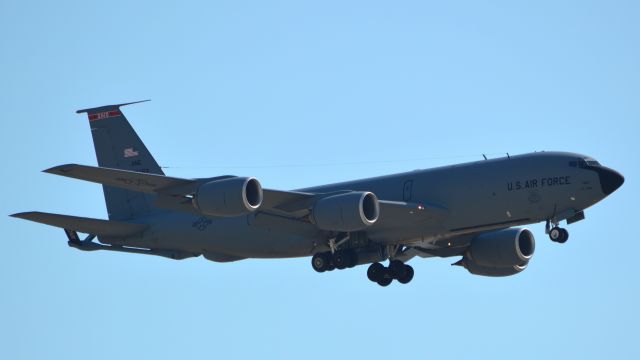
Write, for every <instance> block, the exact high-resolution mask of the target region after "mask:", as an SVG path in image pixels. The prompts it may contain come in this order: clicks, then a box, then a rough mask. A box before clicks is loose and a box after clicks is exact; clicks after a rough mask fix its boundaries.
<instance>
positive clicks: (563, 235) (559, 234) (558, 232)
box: [549, 226, 569, 244]
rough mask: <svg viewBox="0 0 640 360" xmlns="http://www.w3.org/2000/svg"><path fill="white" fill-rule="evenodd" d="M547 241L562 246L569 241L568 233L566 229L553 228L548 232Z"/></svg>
mask: <svg viewBox="0 0 640 360" xmlns="http://www.w3.org/2000/svg"><path fill="white" fill-rule="evenodd" d="M549 239H551V241H554V242H557V243H560V244H564V243H566V242H567V240H569V232H568V231H567V229H564V228H561V227H558V226H554V227H553V228H552V229H551V230H549Z"/></svg>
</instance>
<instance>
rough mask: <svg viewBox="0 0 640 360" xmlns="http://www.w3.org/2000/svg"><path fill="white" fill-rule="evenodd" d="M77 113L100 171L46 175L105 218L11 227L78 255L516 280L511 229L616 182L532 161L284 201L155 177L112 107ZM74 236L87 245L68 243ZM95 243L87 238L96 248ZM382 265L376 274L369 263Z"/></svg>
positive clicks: (437, 171) (299, 194)
mask: <svg viewBox="0 0 640 360" xmlns="http://www.w3.org/2000/svg"><path fill="white" fill-rule="evenodd" d="M129 104H134V103H125V104H117V105H108V106H102V107H96V108H90V109H83V110H78V111H77V113H86V114H87V115H88V118H89V125H90V127H91V134H92V136H93V142H94V146H95V151H96V156H97V160H98V165H99V166H98V167H95V166H86V165H76V164H68V165H60V166H56V167H52V168H50V169H47V170H44V172H47V173H51V174H56V175H62V176H67V177H71V178H75V179H80V180H85V181H91V182H95V183H99V184H102V186H103V191H104V197H105V201H106V205H107V211H108V214H109V220H100V219H92V218H86V217H77V216H68V215H59V214H51V213H43V212H23V213H18V214H13V215H11V216H14V217H17V218H22V219H26V220H31V221H35V222H39V223H43V224H47V225H51V226H56V227H59V228H62V229H64V231H65V233H66V235H67V238H68V245H69V246H71V247H74V248H76V249H78V250H83V251H96V250H103V251H119V252H127V253H137V254H148V255H158V256H163V257H167V258H171V259H186V258H191V257H198V256H200V255H202V256H204V258H205V259H208V260H211V261H215V262H230V261H237V260H243V259H249V258H292V257H312V258H311V265H312V267H313V269H314V270H315V271H317V272H325V271H332V270H334V269H340V270H342V269H346V268H352V267H354V266H356V265H363V264H369V267H368V270H367V277H368V278H369V280H371V281H373V282H376V283H378V284H379V285H381V286H387V285H389V284H390V283H391V282H392V281H393V280H397V281H398V282H400V283H402V284H406V283H408V282H410V281H411V280H412V278H413V276H414V271H413V268H412V267H411V266H409V265H407V264H406V263H407V261H409V260H410V259H412V258H414V257H416V256H417V257H422V258H429V257H454V256H457V257H460V259H459V260H458V261H456V262H455V263H453V264H452V265H459V266H462V267H464V268H465V269H466V270H467V271H469V272H470V273H472V274H476V275H484V276H509V275H514V274H517V273H520V272H521V271H523V270H524V269H525V268H526V267H527V264H528V263H529V260H530V259H531V257H532V256H533V254H534V250H535V239H534V236H533V234H532V232H531V231H529V230H528V229H526V228H518V227H514V226H522V225H527V224H534V223H538V222H546V228H545V229H546V233H547V234H548V236H549V237H550V238H551V240H553V241H555V242H558V243H564V242H566V241H567V239H568V237H569V233H568V232H567V230H566V229H564V228H561V227H560V226H559V225H560V222H561V221H566V223H567V224H571V223H574V222H576V221H580V220H583V219H584V218H585V215H584V210H585V209H586V208H588V207H589V206H591V205H593V204H595V203H597V202H599V201H600V200H602V199H604V198H605V197H607V196H608V195H610V194H611V193H612V192H614V191H615V190H616V189H618V188H619V187H620V186H621V185H622V183H623V182H624V178H623V176H622V175H621V174H620V173H618V172H617V171H615V170H613V169H610V168H607V167H605V166H602V165H601V164H600V163H598V161H596V160H595V159H593V158H591V157H589V156H585V155H580V154H574V153H566V152H535V153H530V154H524V155H518V156H509V155H507V156H506V157H504V158H497V159H490V160H487V159H486V158H485V160H480V161H476V162H470V163H465V164H459V165H452V166H444V167H438V168H433V169H427V170H416V171H411V172H406V173H400V174H393V175H387V176H381V177H375V178H368V179H362V180H355V181H349V182H343V183H338V184H330V185H321V186H315V187H311V188H305V189H298V190H293V191H283V190H273V189H266V188H263V187H262V186H261V184H260V182H259V181H258V180H257V179H255V178H253V177H243V176H230V175H225V176H217V177H210V178H197V179H182V178H177V177H171V176H166V175H165V174H164V172H163V171H162V169H161V168H160V166H158V163H157V162H156V160H155V159H154V158H153V156H152V155H151V153H150V152H149V151H148V150H147V147H146V146H145V145H144V143H143V142H142V141H141V140H140V138H139V137H138V135H137V134H136V132H135V131H134V130H133V128H132V127H131V125H130V124H129V122H128V120H127V119H126V118H125V116H124V114H123V113H122V112H121V110H120V108H121V107H122V106H124V105H129ZM78 233H83V234H87V235H86V237H84V238H80V236H79V235H78ZM94 240H97V241H94ZM387 260H388V261H389V264H388V266H385V265H383V264H381V262H384V261H387Z"/></svg>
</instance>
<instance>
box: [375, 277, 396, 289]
mask: <svg viewBox="0 0 640 360" xmlns="http://www.w3.org/2000/svg"><path fill="white" fill-rule="evenodd" d="M392 281H393V278H392V277H386V276H385V277H383V278H382V279H380V280H378V281H376V282H377V283H378V285H380V286H382V287H384V286H389V284H391V282H392Z"/></svg>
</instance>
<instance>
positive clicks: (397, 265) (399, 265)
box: [389, 260, 407, 279]
mask: <svg viewBox="0 0 640 360" xmlns="http://www.w3.org/2000/svg"><path fill="white" fill-rule="evenodd" d="M406 270H407V269H406V266H405V265H404V263H403V262H402V261H400V260H391V262H389V271H390V272H391V276H392V277H393V278H394V279H399V278H401V277H403V276H404V275H405V272H406Z"/></svg>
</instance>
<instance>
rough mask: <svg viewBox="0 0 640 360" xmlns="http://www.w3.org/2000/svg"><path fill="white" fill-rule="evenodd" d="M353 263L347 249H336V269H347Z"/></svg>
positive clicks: (334, 262)
mask: <svg viewBox="0 0 640 360" xmlns="http://www.w3.org/2000/svg"><path fill="white" fill-rule="evenodd" d="M349 263H351V256H350V255H349V253H348V252H346V251H336V252H335V253H333V264H334V265H335V266H336V269H338V270H342V269H346V268H347V267H348V266H349Z"/></svg>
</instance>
